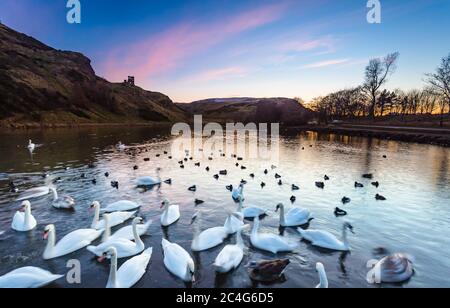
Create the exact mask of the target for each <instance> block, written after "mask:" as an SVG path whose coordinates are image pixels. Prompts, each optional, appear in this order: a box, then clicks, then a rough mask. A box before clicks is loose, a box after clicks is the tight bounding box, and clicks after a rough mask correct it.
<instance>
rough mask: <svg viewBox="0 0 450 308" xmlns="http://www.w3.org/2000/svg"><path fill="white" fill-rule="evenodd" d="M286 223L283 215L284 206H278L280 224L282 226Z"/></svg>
mask: <svg viewBox="0 0 450 308" xmlns="http://www.w3.org/2000/svg"><path fill="white" fill-rule="evenodd" d="M285 224H286V217H285V216H284V206H283V205H281V206H280V225H281V226H284V225H285Z"/></svg>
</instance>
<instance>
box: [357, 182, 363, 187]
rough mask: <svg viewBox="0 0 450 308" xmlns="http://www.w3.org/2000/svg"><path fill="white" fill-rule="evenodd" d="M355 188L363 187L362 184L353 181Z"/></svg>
mask: <svg viewBox="0 0 450 308" xmlns="http://www.w3.org/2000/svg"><path fill="white" fill-rule="evenodd" d="M355 188H364V184H361V183H358V182H355Z"/></svg>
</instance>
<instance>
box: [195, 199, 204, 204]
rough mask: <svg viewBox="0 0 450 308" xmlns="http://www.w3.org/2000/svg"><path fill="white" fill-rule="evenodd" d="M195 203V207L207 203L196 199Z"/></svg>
mask: <svg viewBox="0 0 450 308" xmlns="http://www.w3.org/2000/svg"><path fill="white" fill-rule="evenodd" d="M194 203H195V205H200V204H203V203H205V201H203V200H200V199H195V200H194Z"/></svg>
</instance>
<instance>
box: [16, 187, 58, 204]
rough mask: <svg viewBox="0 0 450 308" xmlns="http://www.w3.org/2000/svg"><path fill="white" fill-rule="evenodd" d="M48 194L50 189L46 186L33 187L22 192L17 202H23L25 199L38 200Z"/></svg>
mask: <svg viewBox="0 0 450 308" xmlns="http://www.w3.org/2000/svg"><path fill="white" fill-rule="evenodd" d="M49 193H50V188H49V187H47V186H42V187H35V188H31V189H28V190H26V191H24V192H23V193H22V194H21V195H20V196H19V197H18V198H17V201H24V200H27V199H33V198H39V197H42V196H45V195H48V194H49Z"/></svg>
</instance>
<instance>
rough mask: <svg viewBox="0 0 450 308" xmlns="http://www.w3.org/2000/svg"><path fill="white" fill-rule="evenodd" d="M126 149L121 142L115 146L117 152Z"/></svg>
mask: <svg viewBox="0 0 450 308" xmlns="http://www.w3.org/2000/svg"><path fill="white" fill-rule="evenodd" d="M126 148H127V147H126V145H125V144H123V143H122V141H119V143H118V144H116V149H118V150H119V151H123V150H125V149H126Z"/></svg>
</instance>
